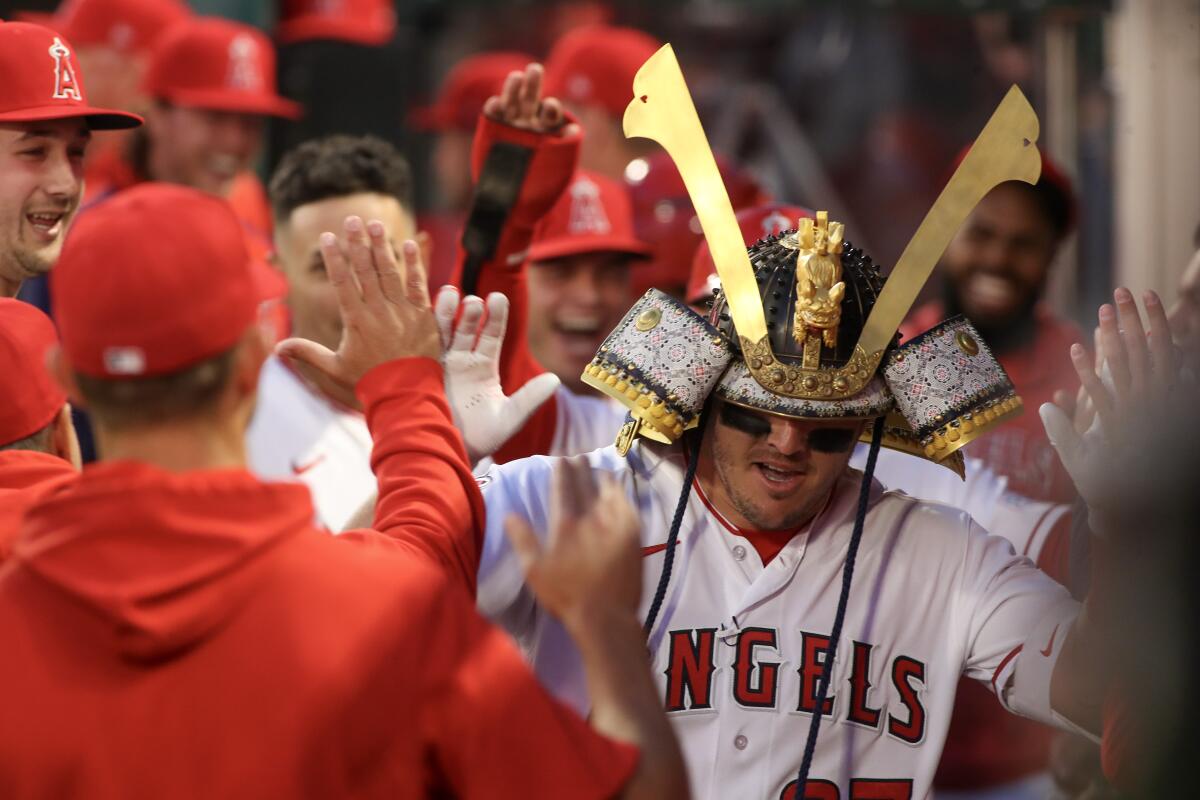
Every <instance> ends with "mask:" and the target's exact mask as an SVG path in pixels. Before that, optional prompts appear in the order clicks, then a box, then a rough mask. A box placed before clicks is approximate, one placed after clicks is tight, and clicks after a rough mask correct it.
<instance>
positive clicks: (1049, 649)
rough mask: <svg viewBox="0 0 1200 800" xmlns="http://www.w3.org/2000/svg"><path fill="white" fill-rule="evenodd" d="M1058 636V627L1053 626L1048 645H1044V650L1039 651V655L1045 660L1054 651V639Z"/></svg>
mask: <svg viewBox="0 0 1200 800" xmlns="http://www.w3.org/2000/svg"><path fill="white" fill-rule="evenodd" d="M1056 636H1058V626H1057V625H1055V626H1054V630H1053V632H1051V634H1050V644H1048V645H1046V649H1045V650H1042V651H1041V654H1042V655H1044V656H1045V657H1046V658H1049V657H1050V653H1052V652H1053V651H1054V637H1056Z"/></svg>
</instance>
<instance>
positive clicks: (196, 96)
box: [163, 89, 304, 119]
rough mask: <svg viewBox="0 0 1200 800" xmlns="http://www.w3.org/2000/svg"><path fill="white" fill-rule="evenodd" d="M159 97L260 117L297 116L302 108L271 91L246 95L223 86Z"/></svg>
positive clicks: (185, 103) (171, 93) (211, 109)
mask: <svg viewBox="0 0 1200 800" xmlns="http://www.w3.org/2000/svg"><path fill="white" fill-rule="evenodd" d="M163 99H165V100H167V101H168V102H170V103H173V104H174V105H177V106H181V107H183V108H201V109H204V110H206V111H228V112H230V113H232V114H260V115H262V116H264V117H281V118H283V119H300V117H301V116H302V115H303V113H304V107H303V106H301V105H300V104H299V103H294V102H292V101H291V100H288V99H286V98H283V97H280V96H279V95H274V94H250V93H249V92H233V91H228V90H225V89H197V90H191V91H175V92H169V93H167V94H165V95H164V97H163Z"/></svg>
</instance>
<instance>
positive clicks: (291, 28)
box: [275, 0, 396, 46]
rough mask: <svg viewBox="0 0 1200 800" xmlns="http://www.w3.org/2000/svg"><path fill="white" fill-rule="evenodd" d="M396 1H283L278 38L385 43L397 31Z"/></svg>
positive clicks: (277, 32) (284, 40)
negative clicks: (394, 5)
mask: <svg viewBox="0 0 1200 800" xmlns="http://www.w3.org/2000/svg"><path fill="white" fill-rule="evenodd" d="M393 4H394V0H283V7H282V8H281V9H280V11H279V24H278V25H277V26H276V28H275V37H276V38H277V39H278V40H279V42H280V43H281V44H293V43H295V42H307V41H311V40H313V39H332V40H334V41H338V42H350V43H351V44H365V45H370V46H376V45H381V44H386V43H387V42H388V41H390V40H391V38H392V36H393V35H394V34H395V33H396V10H395V8H394V7H393Z"/></svg>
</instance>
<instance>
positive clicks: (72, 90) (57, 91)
mask: <svg viewBox="0 0 1200 800" xmlns="http://www.w3.org/2000/svg"><path fill="white" fill-rule="evenodd" d="M50 57H51V58H53V59H54V99H55V100H78V101H82V100H83V95H82V94H81V93H80V91H79V82H78V81H76V80H75V69H74V68H73V67H72V66H71V51H70V50H68V49H67V46H66V45H65V44H63V43H62V39H59V38H58V37H57V36H55V37H54V44H52V45H50Z"/></svg>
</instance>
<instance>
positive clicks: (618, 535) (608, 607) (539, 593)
mask: <svg viewBox="0 0 1200 800" xmlns="http://www.w3.org/2000/svg"><path fill="white" fill-rule="evenodd" d="M505 529H506V532H507V533H508V538H509V540H510V541H511V542H512V546H513V550H514V551H516V554H517V557H518V559H520V562H521V567H522V569H523V570H524V572H525V582H526V584H527V585H528V586H529V588H530V589H531V590H533V593H534V595H535V596H536V597H537V599H538V601H539V602H540V603H541V605H542V606H543V607H544V608H545V609H546V610H547V611H549V612H550V613H551V614H553V615H554V616H556V617H558V618H559V619H560V620H562V622H563V624H564V626H566V628H567V629H568V631H578V630H579V629H580V628H587V627H589V626H592V625H595V624H596V623H597V622H599V621H600V620H602V619H607V618H610V617H627V618H628V619H630V620H632V619H634V615H636V614H637V610H638V603H639V601H640V599H641V591H642V565H641V553H640V551H639V549H638V544H639V539H638V520H637V516H636V515H635V513H634V510H633V506H632V505H630V503H629V500H628V499H627V498H626V497H625V494H624V493H623V492H622V491H621V489H620V487H619V486H618V485H617V483H616V482H615V481H614V480H613V479H612V478H611V477H610V476H608V475H601V476H599V481H597V478H596V476H595V475H594V474H593V472H592V469H591V467H590V466H589V465H588V463H587V461H586V460H585V459H583V458H577V459H562V460H560V461H559V462H558V465H557V467H556V469H555V472H554V476H553V479H552V484H551V498H550V530H549V534H548V538H547V541H546V543H545V545H542V544H541V543H539V541H538V538H537V536H536V534H534V532H533V529H532V528H530V526H529V523H528V522H527V521H526V520H524V519H522V518H520V517H517V516H512V517H509V518H508V519H507V520H505ZM635 627H636V626H635Z"/></svg>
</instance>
